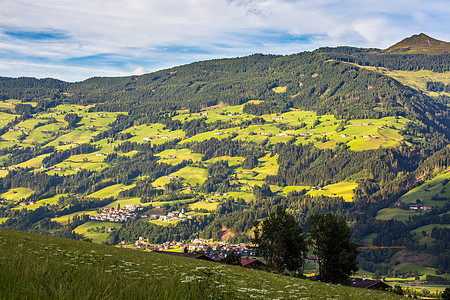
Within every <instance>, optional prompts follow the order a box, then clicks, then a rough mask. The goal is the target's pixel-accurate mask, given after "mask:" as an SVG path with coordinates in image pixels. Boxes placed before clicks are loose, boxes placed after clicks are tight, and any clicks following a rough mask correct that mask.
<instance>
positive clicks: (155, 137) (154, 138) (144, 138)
mask: <svg viewBox="0 0 450 300" xmlns="http://www.w3.org/2000/svg"><path fill="white" fill-rule="evenodd" d="M157 139H162V140H167V139H174V138H173V137H170V136H166V135H163V136H157V135H155V136H152V137H143V138H142V140H143V141H154V140H157Z"/></svg>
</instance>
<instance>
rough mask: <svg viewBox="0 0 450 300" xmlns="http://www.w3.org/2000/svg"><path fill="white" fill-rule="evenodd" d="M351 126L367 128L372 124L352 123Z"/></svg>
mask: <svg viewBox="0 0 450 300" xmlns="http://www.w3.org/2000/svg"><path fill="white" fill-rule="evenodd" d="M352 125H355V126H369V125H372V123H352Z"/></svg>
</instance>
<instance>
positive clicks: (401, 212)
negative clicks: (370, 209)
mask: <svg viewBox="0 0 450 300" xmlns="http://www.w3.org/2000/svg"><path fill="white" fill-rule="evenodd" d="M420 213H421V212H420V211H413V210H405V209H401V208H399V207H395V208H384V209H381V210H379V211H378V213H377V216H376V219H377V220H392V219H395V220H397V221H406V220H408V219H409V217H410V216H411V217H412V216H415V215H419V214H420Z"/></svg>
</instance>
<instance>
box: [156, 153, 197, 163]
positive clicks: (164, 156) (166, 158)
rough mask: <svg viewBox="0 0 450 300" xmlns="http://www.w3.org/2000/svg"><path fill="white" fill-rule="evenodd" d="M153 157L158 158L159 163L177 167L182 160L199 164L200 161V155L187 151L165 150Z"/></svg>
mask: <svg viewBox="0 0 450 300" xmlns="http://www.w3.org/2000/svg"><path fill="white" fill-rule="evenodd" d="M155 156H157V157H159V158H160V162H164V163H166V164H171V165H177V164H179V163H181V162H182V161H183V160H192V161H193V162H199V161H201V160H202V155H201V154H197V153H192V151H191V150H189V149H167V150H164V151H162V152H160V153H158V154H156V155H155Z"/></svg>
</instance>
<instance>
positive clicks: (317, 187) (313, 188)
mask: <svg viewBox="0 0 450 300" xmlns="http://www.w3.org/2000/svg"><path fill="white" fill-rule="evenodd" d="M311 191H323V187H321V186H312V187H311Z"/></svg>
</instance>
